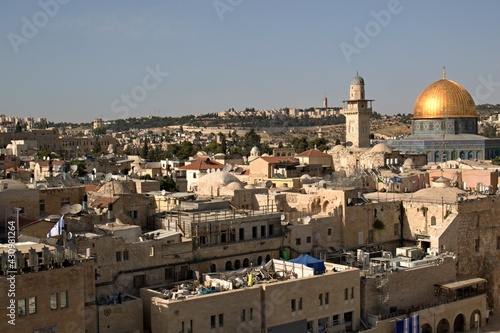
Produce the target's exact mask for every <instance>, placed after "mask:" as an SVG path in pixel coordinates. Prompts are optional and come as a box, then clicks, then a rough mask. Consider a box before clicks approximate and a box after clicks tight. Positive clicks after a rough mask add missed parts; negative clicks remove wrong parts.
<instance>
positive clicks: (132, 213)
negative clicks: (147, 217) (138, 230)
mask: <svg viewBox="0 0 500 333" xmlns="http://www.w3.org/2000/svg"><path fill="white" fill-rule="evenodd" d="M127 214H128V216H130V217H131V218H133V219H136V218H138V217H139V213H138V212H137V211H136V210H129V211H128V212H127Z"/></svg>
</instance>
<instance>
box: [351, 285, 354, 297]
mask: <svg viewBox="0 0 500 333" xmlns="http://www.w3.org/2000/svg"><path fill="white" fill-rule="evenodd" d="M352 298H354V287H351V299H352Z"/></svg>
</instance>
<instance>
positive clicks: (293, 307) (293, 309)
mask: <svg viewBox="0 0 500 333" xmlns="http://www.w3.org/2000/svg"><path fill="white" fill-rule="evenodd" d="M290 309H291V310H292V312H295V311H296V310H297V307H296V305H295V299H292V301H291V303H290Z"/></svg>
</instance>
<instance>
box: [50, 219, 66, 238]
mask: <svg viewBox="0 0 500 333" xmlns="http://www.w3.org/2000/svg"><path fill="white" fill-rule="evenodd" d="M63 228H64V215H62V216H61V218H60V219H59V221H57V223H56V224H55V225H54V226H53V227H52V229H50V231H49V233H48V234H47V238H49V237H55V236H59V235H62V231H63Z"/></svg>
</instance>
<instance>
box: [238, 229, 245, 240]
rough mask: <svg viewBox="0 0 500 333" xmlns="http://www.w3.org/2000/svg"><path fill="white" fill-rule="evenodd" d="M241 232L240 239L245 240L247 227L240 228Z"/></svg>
mask: <svg viewBox="0 0 500 333" xmlns="http://www.w3.org/2000/svg"><path fill="white" fill-rule="evenodd" d="M239 234H240V236H239V238H240V241H242V240H245V229H244V228H240V230H239Z"/></svg>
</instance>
